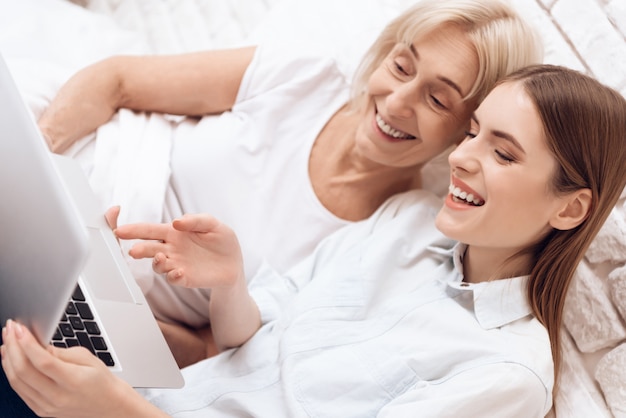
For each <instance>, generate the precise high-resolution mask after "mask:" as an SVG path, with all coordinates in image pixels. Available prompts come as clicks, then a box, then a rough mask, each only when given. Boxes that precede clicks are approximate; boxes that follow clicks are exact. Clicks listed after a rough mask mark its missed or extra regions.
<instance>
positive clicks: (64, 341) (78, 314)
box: [52, 284, 115, 367]
mask: <svg viewBox="0 0 626 418" xmlns="http://www.w3.org/2000/svg"><path fill="white" fill-rule="evenodd" d="M101 334H102V333H101V331H100V327H99V326H98V323H97V322H96V321H95V319H94V315H93V312H92V311H91V308H90V307H89V304H88V303H87V301H86V299H85V295H84V294H83V292H82V290H81V288H80V285H78V284H77V285H76V288H75V289H74V293H73V294H72V297H71V298H70V301H69V302H68V304H67V308H66V309H65V313H64V314H63V317H62V318H61V321H60V322H59V326H58V327H57V330H56V331H55V333H54V335H53V336H52V345H54V346H56V347H63V348H67V347H75V346H78V345H80V346H83V347H85V348H87V349H88V350H89V351H91V352H92V353H93V354H94V355H96V356H97V357H98V358H99V359H100V360H102V361H103V362H104V364H106V365H107V366H109V367H112V366H114V365H115V361H114V360H113V356H111V353H110V352H109V348H108V347H107V345H106V342H105V341H104V338H103V337H102V335H101Z"/></svg>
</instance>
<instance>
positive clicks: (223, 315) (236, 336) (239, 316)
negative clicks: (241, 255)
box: [209, 279, 261, 350]
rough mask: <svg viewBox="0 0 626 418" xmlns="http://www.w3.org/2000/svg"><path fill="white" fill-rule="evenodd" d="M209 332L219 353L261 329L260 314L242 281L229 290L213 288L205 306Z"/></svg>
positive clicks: (240, 342)
mask: <svg viewBox="0 0 626 418" xmlns="http://www.w3.org/2000/svg"><path fill="white" fill-rule="evenodd" d="M209 313H210V316H211V329H212V331H213V338H214V340H215V344H216V345H217V347H218V348H219V349H220V350H224V349H227V348H232V347H238V346H240V345H242V344H243V343H245V342H246V341H247V340H249V339H250V338H251V337H252V336H253V335H254V333H255V332H256V331H257V330H258V329H259V328H260V327H261V315H260V313H259V308H258V306H257V304H256V302H255V301H254V299H253V298H252V297H251V296H250V294H249V293H248V288H247V284H246V282H245V280H243V279H242V280H241V281H239V282H237V285H235V286H233V287H232V288H221V287H220V288H214V289H213V290H212V291H211V301H210V303H209Z"/></svg>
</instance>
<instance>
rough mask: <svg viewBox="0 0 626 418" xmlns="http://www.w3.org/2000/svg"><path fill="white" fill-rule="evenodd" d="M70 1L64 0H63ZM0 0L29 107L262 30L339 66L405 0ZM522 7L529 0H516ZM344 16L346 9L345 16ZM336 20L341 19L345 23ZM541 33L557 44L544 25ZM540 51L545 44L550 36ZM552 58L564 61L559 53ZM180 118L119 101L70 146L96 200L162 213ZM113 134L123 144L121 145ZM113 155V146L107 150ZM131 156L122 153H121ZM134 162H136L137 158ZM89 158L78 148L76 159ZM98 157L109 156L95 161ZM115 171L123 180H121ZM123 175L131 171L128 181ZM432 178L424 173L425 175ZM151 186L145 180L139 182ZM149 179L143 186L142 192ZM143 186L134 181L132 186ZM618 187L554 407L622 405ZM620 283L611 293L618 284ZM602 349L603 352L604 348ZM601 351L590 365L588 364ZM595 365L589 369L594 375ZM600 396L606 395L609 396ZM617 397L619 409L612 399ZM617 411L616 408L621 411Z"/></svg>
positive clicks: (7, 43) (589, 262) (585, 410)
mask: <svg viewBox="0 0 626 418" xmlns="http://www.w3.org/2000/svg"><path fill="white" fill-rule="evenodd" d="M73 3H74V4H73ZM73 3H72V2H70V1H69V0H20V1H15V0H0V11H1V13H0V52H1V53H2V54H3V55H4V56H5V58H6V59H7V62H8V64H9V66H10V68H11V69H12V71H13V73H14V74H15V77H16V79H17V81H18V84H19V87H20V88H21V90H22V92H23V94H24V96H25V99H26V101H27V103H28V104H29V106H30V107H31V109H32V110H33V111H34V112H35V114H36V115H37V114H39V113H40V112H41V111H42V110H43V108H44V107H45V106H46V105H47V103H48V102H49V101H50V99H51V98H52V97H53V96H54V94H55V92H56V91H57V89H58V88H59V86H60V85H61V84H62V83H63V82H64V81H65V80H66V79H67V78H68V77H69V76H70V75H71V74H72V73H74V72H75V71H76V70H77V69H79V68H81V67H83V66H85V65H86V64H88V63H90V62H93V61H95V60H97V59H100V58H103V57H105V56H108V55H112V54H117V53H177V52H185V51H191V50H198V49H205V48H217V47H229V46H238V45H242V44H246V43H257V42H260V41H270V42H292V43H293V42H296V43H297V44H298V45H300V46H301V47H302V48H310V49H316V48H319V49H321V50H324V51H326V52H328V53H332V54H334V55H335V56H336V57H338V59H339V60H340V63H341V65H342V68H343V69H344V71H345V72H346V73H347V74H350V73H351V72H352V71H353V70H354V66H355V64H356V62H357V61H358V58H359V57H360V55H361V54H362V53H363V51H364V49H365V48H366V47H367V46H368V45H369V43H370V42H371V41H372V40H373V39H374V37H375V36H376V35H377V33H378V31H379V30H380V28H381V27H382V26H383V25H384V23H385V22H387V21H388V20H389V18H391V17H393V16H394V15H396V14H397V13H398V12H399V11H401V10H402V9H404V7H406V6H407V5H409V4H410V3H411V2H410V1H408V0H350V1H348V0H345V1H343V2H337V1H336V0H335V1H331V0H309V1H304V0H300V1H296V0H256V1H253V0H160V1H155V0H82V1H81V0H74V1H73ZM513 3H514V4H516V5H517V6H519V7H520V8H524V7H526V5H529V4H530V3H532V4H535V3H534V2H530V1H524V0H517V1H514V2H513ZM344 16H345V17H344ZM346 21H349V22H350V24H349V25H347V24H346ZM543 35H544V37H546V38H547V39H545V40H546V42H547V43H548V44H550V43H551V42H554V44H558V43H559V42H561V41H562V40H560V39H553V38H551V37H553V36H555V35H554V34H553V33H552V32H550V31H544V32H543ZM547 51H548V53H550V51H555V49H553V48H550V47H548V48H547ZM548 60H549V61H552V62H554V63H563V64H568V63H567V62H559V61H563V60H562V59H561V57H560V56H559V55H558V53H557V54H556V55H554V54H553V55H552V56H550V55H548ZM178 122H179V120H178V119H175V118H170V117H167V116H164V115H137V114H135V113H132V112H129V111H123V112H120V113H119V115H118V116H117V117H116V119H115V120H113V121H112V122H111V123H109V124H107V125H105V126H104V127H102V128H101V129H100V130H99V131H98V135H99V140H98V141H97V146H95V145H94V143H93V142H92V141H89V138H86V139H85V140H84V141H82V142H81V143H80V144H78V145H77V146H75V147H74V148H73V149H72V150H71V151H70V152H71V153H77V154H79V155H81V154H82V155H87V154H88V153H95V164H94V166H93V167H92V166H86V167H85V168H86V169H87V170H88V171H90V172H91V174H92V175H91V182H92V186H93V187H94V188H96V189H98V190H99V191H100V194H103V195H105V196H107V197H106V198H105V199H104V201H103V202H102V204H103V207H108V206H110V205H111V204H122V206H123V207H124V208H133V209H132V210H127V211H125V212H123V213H122V217H121V219H120V222H122V223H123V222H128V221H133V220H153V221H160V220H161V213H160V212H159V211H158V210H155V208H159V207H161V206H160V205H158V204H154V201H155V200H154V199H160V197H161V196H162V188H164V187H165V182H166V181H167V177H168V175H169V167H168V165H167V160H168V154H169V141H170V140H171V138H172V135H173V134H172V132H173V131H174V130H175V129H176V124H177V123H178ZM118 146H123V147H125V148H126V149H131V150H133V152H127V151H124V152H119V148H118ZM112 154H116V155H118V157H117V158H112V157H111V155H112ZM129 156H130V157H129ZM138 159H141V160H142V163H141V164H142V167H144V169H143V170H142V171H141V172H136V171H135V170H134V167H136V166H137V164H136V163H137V160H138ZM87 160H90V159H85V161H87ZM99 161H113V163H112V164H101V163H99ZM442 172H443V173H446V172H447V167H446V166H445V162H444V161H443V160H441V161H438V162H436V163H435V164H432V165H431V167H430V169H429V171H428V173H427V174H428V175H429V176H430V178H431V179H441V180H440V181H435V182H434V184H435V185H434V190H435V191H438V192H441V191H443V190H445V187H446V184H447V180H446V179H447V175H446V174H444V175H443V176H439V173H442ZM121 178H123V179H124V180H125V181H119V179H121ZM129 179H131V180H132V181H128V180H129ZM433 181H434V180H433ZM148 186H149V187H150V188H149V189H147V188H146V187H148ZM147 190H149V192H147ZM139 191H141V193H139ZM625 264H626V194H623V195H622V198H621V199H620V202H619V203H618V205H617V206H616V208H615V210H614V212H613V214H612V215H611V218H610V220H609V222H608V223H607V227H605V228H604V229H603V230H602V233H601V234H600V236H599V237H598V238H597V239H596V240H595V241H594V245H593V247H592V248H591V249H590V251H589V253H588V257H587V259H586V260H585V262H584V265H583V267H582V268H581V269H580V274H579V277H578V278H577V283H578V284H577V285H576V286H574V287H573V290H572V297H570V299H569V301H568V307H567V312H566V327H567V330H566V331H565V333H566V346H567V350H566V355H565V357H566V360H567V361H566V365H565V370H564V372H563V382H562V383H561V395H560V397H559V398H558V400H557V416H558V417H559V418H560V417H581V416H584V417H602V416H611V412H610V409H609V408H612V413H613V414H614V415H615V416H619V414H626V406H624V402H625V401H624V398H626V388H625V385H626V367H625V366H624V365H626V350H625V349H624V347H626V345H625V344H626V343H625V341H626V328H625V322H624V318H625V317H626V303H625V302H624V301H625V300H626V297H625V296H626V272H625V271H624V268H619V267H620V266H624V265H625ZM617 295H621V296H619V297H618V296H617ZM607 353H612V355H610V356H605V355H606V354H607ZM598 362H599V365H597V364H598ZM596 374H597V377H596ZM607 401H608V404H610V407H609V406H607V405H608V404H607ZM620 408H624V409H620ZM624 416H626V415H624Z"/></svg>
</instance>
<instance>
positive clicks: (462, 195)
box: [448, 184, 483, 206]
mask: <svg viewBox="0 0 626 418" xmlns="http://www.w3.org/2000/svg"><path fill="white" fill-rule="evenodd" d="M448 191H449V192H450V194H452V196H454V197H456V198H457V199H460V200H465V201H466V202H468V203H472V204H474V205H476V206H481V205H482V204H483V202H481V200H480V199H478V198H477V197H475V196H474V195H473V194H472V193H467V192H465V191H463V190H461V189H460V188H459V187H456V186H454V185H453V184H451V185H450V186H449V187H448Z"/></svg>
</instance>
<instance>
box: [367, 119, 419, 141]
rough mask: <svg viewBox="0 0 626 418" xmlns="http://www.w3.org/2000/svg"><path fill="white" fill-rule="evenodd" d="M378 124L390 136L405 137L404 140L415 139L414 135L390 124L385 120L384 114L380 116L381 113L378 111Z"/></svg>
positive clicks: (395, 137) (394, 137)
mask: <svg viewBox="0 0 626 418" xmlns="http://www.w3.org/2000/svg"><path fill="white" fill-rule="evenodd" d="M376 125H377V126H378V128H379V129H380V130H381V131H382V132H383V133H384V134H385V135H387V136H390V137H392V138H393V139H404V140H413V139H415V137H414V136H413V135H411V134H409V133H406V132H403V131H401V130H399V129H396V128H394V127H393V126H391V125H389V124H388V123H387V122H385V121H384V120H383V118H382V116H380V114H378V113H376Z"/></svg>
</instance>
